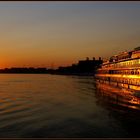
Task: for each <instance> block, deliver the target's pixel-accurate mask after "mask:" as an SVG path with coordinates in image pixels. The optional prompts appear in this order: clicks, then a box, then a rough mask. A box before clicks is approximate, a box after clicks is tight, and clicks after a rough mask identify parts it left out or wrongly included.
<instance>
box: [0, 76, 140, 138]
mask: <svg viewBox="0 0 140 140" xmlns="http://www.w3.org/2000/svg"><path fill="white" fill-rule="evenodd" d="M126 94H128V96H127V95H126ZM124 95H125V96H124ZM139 126H140V102H139V98H133V96H131V94H129V93H127V92H126V91H122V90H121V89H115V90H114V89H112V87H106V86H103V85H98V84H97V83H96V82H95V80H94V78H93V77H92V76H89V77H88V76H87V77H86V76H81V77H80V76H60V75H48V74H0V138H128V137H130V138H131V137H138V138H139V137H140V131H139V130H140V129H139Z"/></svg>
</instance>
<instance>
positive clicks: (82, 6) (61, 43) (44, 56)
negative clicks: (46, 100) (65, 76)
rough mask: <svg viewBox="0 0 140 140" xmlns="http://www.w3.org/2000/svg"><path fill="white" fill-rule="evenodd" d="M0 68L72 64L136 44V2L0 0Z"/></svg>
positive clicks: (139, 41)
mask: <svg viewBox="0 0 140 140" xmlns="http://www.w3.org/2000/svg"><path fill="white" fill-rule="evenodd" d="M0 31H1V34H0V56H1V59H0V68H3V67H16V66H19V67H23V66H34V67H38V66H39V67H40V66H43V67H51V66H52V65H53V66H54V67H58V66H60V65H61V66H66V65H71V64H72V63H77V61H78V60H79V59H85V57H89V58H90V59H92V57H94V56H95V57H96V58H98V57H99V56H101V57H103V58H107V57H110V56H112V55H114V54H117V53H119V52H122V51H124V50H132V49H133V48H135V47H137V46H140V2H138V1H137V2H133V1H124V2H121V1H120V2H119V1H118V2H115V1H114V2H111V1H110V2H109V1H108V2H107V1H106V2H104V1H102V2H101V1H91V2H90V1H89V2H86V1H81V2H80V1H77V2H74V1H73V2H72V1H71V2H70V1H69V2H68V1H60V2H58V1H56V2H55V1H54V2H51V1H50V2H49V1H46V2H39V1H38V2H33V1H32V2H25V1H24V2H20V1H19V2H10V1H9V2H2V1H1V2H0Z"/></svg>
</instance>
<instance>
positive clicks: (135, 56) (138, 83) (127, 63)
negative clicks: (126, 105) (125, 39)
mask: <svg viewBox="0 0 140 140" xmlns="http://www.w3.org/2000/svg"><path fill="white" fill-rule="evenodd" d="M95 77H96V80H97V81H99V82H100V83H107V84H110V85H113V86H118V87H124V88H127V89H131V90H136V91H140V47H137V48H135V49H134V50H132V51H129V52H127V51H125V52H122V53H120V54H118V55H114V56H112V57H110V59H109V60H108V61H105V62H103V63H102V65H101V68H99V69H98V70H97V73H96V75H95Z"/></svg>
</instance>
